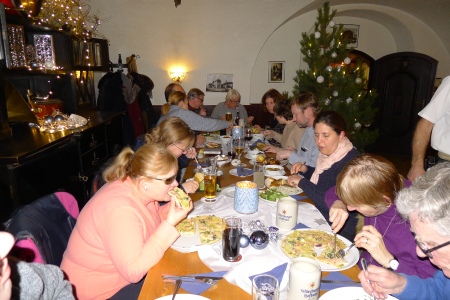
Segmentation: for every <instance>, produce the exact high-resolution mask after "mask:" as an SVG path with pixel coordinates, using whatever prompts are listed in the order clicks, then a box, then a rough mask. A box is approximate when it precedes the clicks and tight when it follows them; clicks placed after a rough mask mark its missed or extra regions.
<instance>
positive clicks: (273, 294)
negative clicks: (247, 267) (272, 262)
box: [252, 274, 300, 300]
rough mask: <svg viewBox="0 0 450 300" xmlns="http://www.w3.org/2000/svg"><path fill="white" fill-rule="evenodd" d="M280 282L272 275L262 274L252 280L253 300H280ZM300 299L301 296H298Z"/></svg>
mask: <svg viewBox="0 0 450 300" xmlns="http://www.w3.org/2000/svg"><path fill="white" fill-rule="evenodd" d="M279 294H280V284H279V283H278V279H276V278H275V277H273V276H272V275H267V274H262V275H258V276H255V278H253V280H252V300H259V299H265V300H278V297H279ZM298 299H300V298H298Z"/></svg>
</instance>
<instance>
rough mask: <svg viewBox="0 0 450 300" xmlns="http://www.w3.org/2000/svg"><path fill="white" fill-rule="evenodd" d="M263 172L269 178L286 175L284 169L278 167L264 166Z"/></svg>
mask: <svg viewBox="0 0 450 300" xmlns="http://www.w3.org/2000/svg"><path fill="white" fill-rule="evenodd" d="M264 172H265V173H266V174H268V175H269V176H280V175H284V174H285V173H286V172H285V171H284V167H282V166H279V165H266V166H265V167H264Z"/></svg>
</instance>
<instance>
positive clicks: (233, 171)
mask: <svg viewBox="0 0 450 300" xmlns="http://www.w3.org/2000/svg"><path fill="white" fill-rule="evenodd" d="M229 173H230V174H231V175H233V176H237V177H249V176H253V174H250V175H247V176H244V175H243V176H239V175H238V173H237V169H231V170H230V171H229Z"/></svg>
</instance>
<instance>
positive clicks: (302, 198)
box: [290, 195, 308, 201]
mask: <svg viewBox="0 0 450 300" xmlns="http://www.w3.org/2000/svg"><path fill="white" fill-rule="evenodd" d="M290 197H292V198H294V199H295V200H297V201H300V200H304V199H308V196H302V195H290Z"/></svg>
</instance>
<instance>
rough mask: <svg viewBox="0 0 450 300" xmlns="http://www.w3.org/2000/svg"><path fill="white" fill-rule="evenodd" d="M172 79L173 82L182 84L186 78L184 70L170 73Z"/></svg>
mask: <svg viewBox="0 0 450 300" xmlns="http://www.w3.org/2000/svg"><path fill="white" fill-rule="evenodd" d="M169 74H170V78H171V79H172V81H173V82H177V83H182V82H183V80H184V78H185V77H186V72H185V71H182V70H175V71H170V73H169Z"/></svg>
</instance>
